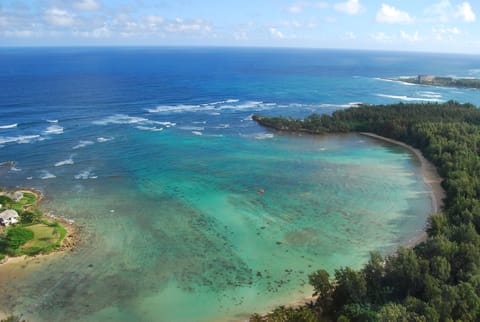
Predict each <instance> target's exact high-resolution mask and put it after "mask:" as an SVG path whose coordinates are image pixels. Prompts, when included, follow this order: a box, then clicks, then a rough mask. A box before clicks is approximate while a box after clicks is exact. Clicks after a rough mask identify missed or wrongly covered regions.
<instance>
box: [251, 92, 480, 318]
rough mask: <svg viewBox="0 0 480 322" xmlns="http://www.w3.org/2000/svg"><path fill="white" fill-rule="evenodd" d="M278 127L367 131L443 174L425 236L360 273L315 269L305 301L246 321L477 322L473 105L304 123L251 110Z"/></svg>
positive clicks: (387, 110) (479, 125) (479, 185)
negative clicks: (440, 197)
mask: <svg viewBox="0 0 480 322" xmlns="http://www.w3.org/2000/svg"><path fill="white" fill-rule="evenodd" d="M253 119H254V120H255V121H257V122H258V123H259V124H261V125H263V126H266V127H269V128H273V129H275V130H279V131H287V132H294V133H311V134H323V133H332V132H368V133H373V134H375V135H378V136H381V137H386V138H389V139H392V140H395V141H399V142H403V143H405V144H408V145H409V146H412V147H414V148H417V149H418V150H419V151H421V152H422V154H423V155H424V156H425V158H426V159H428V160H429V161H430V162H432V163H433V164H434V165H435V166H436V168H437V170H438V173H439V174H440V176H441V177H442V178H443V179H444V180H443V182H442V187H443V188H444V190H445V199H444V203H443V208H442V209H441V212H439V213H435V214H432V215H431V216H430V218H429V221H428V225H427V229H426V231H427V236H426V238H425V240H424V241H423V242H421V243H418V244H416V245H415V246H414V247H413V248H400V249H398V250H397V252H396V253H395V254H392V255H389V256H385V257H384V256H382V255H381V254H379V253H376V252H374V253H372V254H371V257H370V260H369V261H368V263H367V264H365V266H364V267H363V268H361V269H358V270H355V269H352V268H349V267H342V268H338V269H336V270H335V271H334V274H333V276H330V273H329V272H327V271H326V270H324V269H319V270H317V271H315V272H313V273H311V274H310V276H309V283H310V284H311V285H312V286H313V289H314V294H313V295H314V299H313V301H312V302H311V303H309V304H306V305H303V306H300V307H292V308H286V307H279V308H277V309H275V310H274V311H273V312H271V313H269V314H267V315H264V316H261V315H257V314H256V315H253V316H252V317H251V319H250V321H255V322H260V321H261V322H269V321H309V322H312V321H479V320H480V291H479V290H480V289H479V288H478V285H479V282H478V277H479V276H480V234H479V232H480V199H479V196H480V158H479V157H478V156H479V151H480V149H479V146H480V144H479V142H480V109H478V108H477V107H475V106H474V105H472V104H460V103H458V102H455V101H448V102H446V103H443V104H404V103H399V104H393V105H362V106H359V107H353V108H350V109H346V110H340V111H336V112H334V113H333V114H332V115H331V116H328V115H321V116H320V115H316V114H314V115H311V116H309V117H307V118H305V119H293V118H283V117H263V116H254V117H253Z"/></svg>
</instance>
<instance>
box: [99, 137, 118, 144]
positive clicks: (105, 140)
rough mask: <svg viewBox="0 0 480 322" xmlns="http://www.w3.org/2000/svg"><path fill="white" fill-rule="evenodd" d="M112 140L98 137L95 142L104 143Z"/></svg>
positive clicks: (111, 138)
mask: <svg viewBox="0 0 480 322" xmlns="http://www.w3.org/2000/svg"><path fill="white" fill-rule="evenodd" d="M113 139H114V138H113V137H99V138H97V142H99V143H104V142H108V141H112V140H113Z"/></svg>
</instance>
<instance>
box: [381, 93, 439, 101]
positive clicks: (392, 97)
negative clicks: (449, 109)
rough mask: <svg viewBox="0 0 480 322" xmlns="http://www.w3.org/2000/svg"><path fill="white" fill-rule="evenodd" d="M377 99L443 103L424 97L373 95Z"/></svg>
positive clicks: (437, 99) (436, 99)
mask: <svg viewBox="0 0 480 322" xmlns="http://www.w3.org/2000/svg"><path fill="white" fill-rule="evenodd" d="M375 95H376V96H378V97H384V98H391V99H397V100H401V101H407V102H416V101H417V102H443V100H442V99H440V98H426V97H409V96H404V95H387V94H375Z"/></svg>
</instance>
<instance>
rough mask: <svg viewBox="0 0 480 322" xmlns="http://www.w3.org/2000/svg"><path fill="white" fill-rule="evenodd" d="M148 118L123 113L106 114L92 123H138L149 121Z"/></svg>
mask: <svg viewBox="0 0 480 322" xmlns="http://www.w3.org/2000/svg"><path fill="white" fill-rule="evenodd" d="M149 122H150V120H149V119H147V118H144V117H135V116H129V115H125V114H115V115H112V116H107V117H106V118H104V119H101V120H97V121H93V124H96V125H109V124H138V123H149Z"/></svg>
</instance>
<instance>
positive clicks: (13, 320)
mask: <svg viewBox="0 0 480 322" xmlns="http://www.w3.org/2000/svg"><path fill="white" fill-rule="evenodd" d="M0 322H27V320H24V319H22V317H21V316H17V315H10V316H9V317H7V318H6V319H3V320H0Z"/></svg>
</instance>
